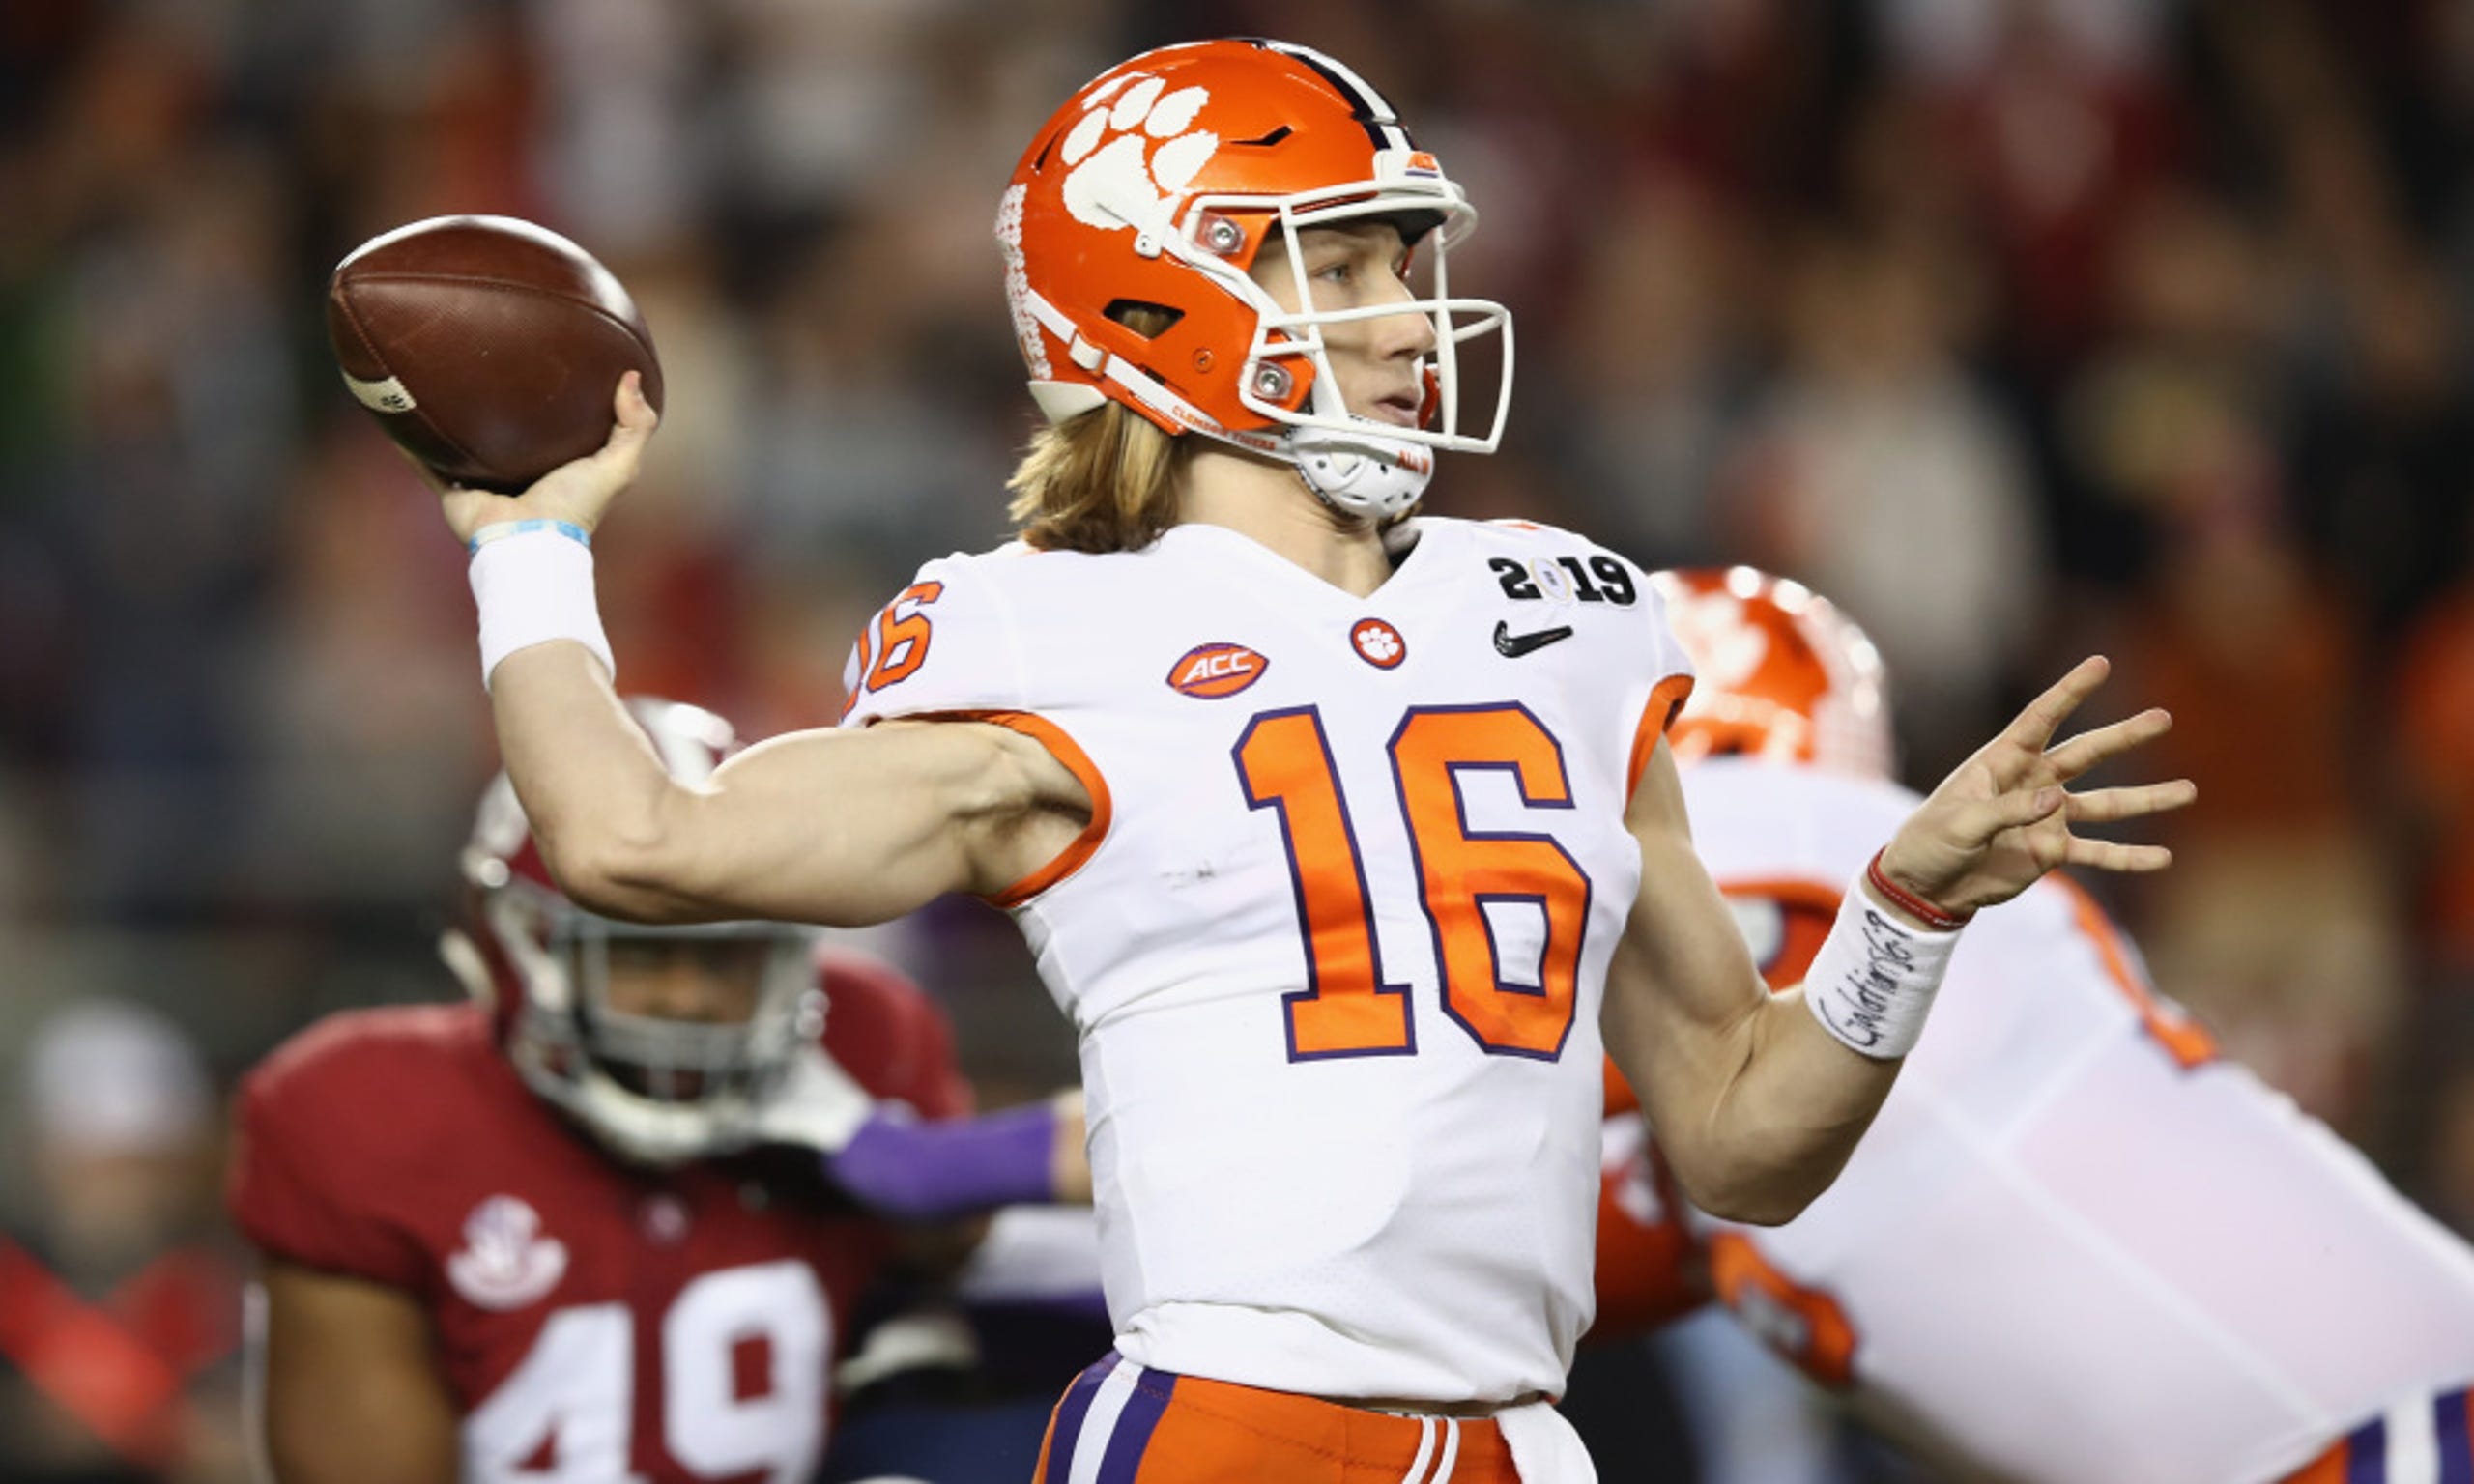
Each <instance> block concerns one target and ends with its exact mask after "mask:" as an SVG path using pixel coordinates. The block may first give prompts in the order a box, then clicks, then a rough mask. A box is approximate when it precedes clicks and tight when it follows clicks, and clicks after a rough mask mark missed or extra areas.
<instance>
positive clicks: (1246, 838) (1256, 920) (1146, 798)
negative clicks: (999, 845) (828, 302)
mask: <svg viewBox="0 0 2474 1484" xmlns="http://www.w3.org/2000/svg"><path fill="white" fill-rule="evenodd" d="M1689 685H1690V679H1689V671H1688V669H1687V666H1686V662H1685V661H1684V659H1683V655H1682V652H1681V650H1680V649H1679V648H1678V647H1677V646H1676V645H1675V643H1674V642H1673V640H1672V639H1671V637H1670V636H1669V635H1668V633H1667V631H1666V626H1665V623H1664V621H1663V618H1662V616H1661V611H1660V608H1659V604H1658V600H1657V598H1656V597H1655V595H1654V593H1652V592H1651V590H1650V589H1649V586H1648V585H1647V584H1646V583H1645V582H1644V581H1643V579H1642V575H1641V573H1640V571H1639V570H1638V569H1637V568H1635V567H1633V566H1632V565H1631V564H1630V563H1628V562H1625V561H1624V560H1623V559H1622V558H1620V557H1615V556H1613V555H1612V554H1609V553H1607V552H1605V551H1603V550H1601V549H1600V548H1597V547H1596V546H1593V545H1591V544H1589V543H1588V542H1586V541H1583V540H1581V539H1580V538H1578V537H1575V536H1572V535H1569V534H1567V533H1565V532H1562V531H1558V530H1552V529H1548V528H1541V527H1535V526H1528V525H1525V524H1513V523H1501V524H1496V523H1487V524H1478V523H1469V522H1460V521H1447V520H1434V519H1428V520H1424V521H1423V522H1421V524H1420V527H1419V536H1418V540H1417V543H1416V545H1415V547H1414V549H1412V550H1411V551H1410V552H1409V553H1408V554H1407V556H1406V557H1403V558H1402V559H1401V561H1400V562H1399V565H1398V567H1397V569H1396V570H1395V572H1394V574H1393V575H1392V577H1391V578H1390V579H1389V580H1388V581H1387V582H1386V583H1385V584H1384V585H1383V586H1382V588H1381V589H1380V590H1378V591H1376V592H1375V593H1373V594H1372V595H1371V596H1368V597H1365V598H1359V597H1355V596H1352V595H1350V594H1349V593H1347V592H1344V591H1342V590H1341V589H1339V588H1337V587H1334V586H1332V585H1329V584H1327V583H1324V582H1322V581H1320V580H1318V579H1316V578H1315V577H1313V576H1311V575H1310V574H1309V573H1308V572H1306V571H1305V570H1304V569H1303V568H1301V567H1299V566H1297V565H1295V564H1294V563H1292V562H1290V561H1288V560H1286V559H1284V558H1282V557H1279V556H1277V555H1275V554H1274V553H1272V552H1271V551H1270V550H1268V549H1266V548H1264V547H1262V546H1260V545H1258V544H1256V543H1255V542H1253V541H1252V540H1251V539H1249V538H1247V537H1245V536H1242V535H1239V534H1237V533H1235V532H1233V531H1230V530H1227V529H1224V528H1217V527H1211V526H1202V525H1188V526H1180V527H1177V528H1172V529H1170V530H1169V531H1168V532H1167V533H1166V534H1165V536H1164V537H1162V538H1161V539H1160V540H1159V541H1158V542H1157V543H1155V544H1154V545H1153V546H1151V547H1148V548H1146V549H1144V550H1141V551H1138V552H1128V553H1117V554H1112V555H1108V556H1088V555H1081V554H1076V553H1066V552H1032V551H1029V550H1027V549H1025V548H1022V547H1021V546H1015V547H1009V548H1006V549H1003V550H1000V551H997V552H993V553H990V554H987V555H983V556H975V557H949V558H947V559H945V560H942V561H935V562H931V563H929V564H928V565H927V566H926V567H925V568H923V569H922V570H921V572H920V574H919V579H918V581H917V583H916V584H914V585H912V586H911V587H909V588H908V589H906V592H905V593H904V595H903V596H902V597H901V598H899V599H897V601H896V602H895V603H894V604H893V605H892V606H891V607H889V608H888V609H887V610H886V611H885V613H884V614H882V615H881V616H880V617H879V619H878V621H877V624H876V625H875V626H874V628H873V629H872V631H871V633H870V636H869V637H868V639H867V640H865V641H864V642H863V643H862V647H861V652H860V653H859V654H858V655H856V656H854V666H853V684H852V687H851V688H852V692H853V694H854V696H855V697H856V699H855V700H854V702H853V704H852V707H851V710H850V713H849V718H848V719H847V720H848V723H849V724H854V725H855V724H864V723H867V722H873V721H876V720H878V719H881V718H888V717H903V716H922V715H945V716H954V715H970V716H980V717H984V718H988V719H991V720H996V721H1000V722H1002V723H1004V724H1005V725H1009V726H1014V727H1017V728H1021V729H1024V730H1027V731H1030V732H1032V733H1033V734H1035V735H1038V736H1040V737H1042V738H1043V739H1044V740H1046V741H1047V743H1048V745H1049V748H1050V751H1051V752H1052V753H1054V754H1055V755H1056V756H1058V757H1059V758H1060V759H1061V760H1063V761H1065V762H1066V763H1067V765H1068V766H1070V767H1072V768H1073V769H1074V770H1075V771H1076V772H1077V773H1078V774H1079V775H1080V777H1081V779H1082V781H1083V784H1084V785H1085V786H1086V787H1087V788H1088V789H1089V790H1090V793H1091V796H1092V799H1093V802H1094V806H1095V817H1094V818H1093V820H1092V822H1091V825H1090V828H1089V829H1088V830H1086V831H1085V832H1084V834H1083V836H1082V838H1081V839H1080V841H1079V842H1078V843H1077V844H1076V845H1075V847H1074V848H1072V849H1070V850H1069V851H1067V852H1066V854H1065V855H1064V856H1063V857H1061V858H1060V859H1059V860H1058V861H1057V862H1055V863H1054V864H1053V865H1051V866H1050V867H1049V868H1048V869H1046V870H1042V871H1040V872H1039V873H1038V874H1036V875H1035V876H1034V877H1032V878H1031V879H1030V880H1027V881H1025V882H1022V883H1021V884H1020V885H1018V886H1017V887H1015V888H1014V889H1013V890H1011V891H1009V892H1007V893H1005V894H1003V895H1002V896H1001V897H1000V899H998V904H999V905H1001V906H1004V907H1007V908H1008V909H1009V910H1011V911H1012V912H1013V914H1014V915H1015V918H1016V920H1017V921H1018V922H1019V923H1020V925H1021V928H1022V932H1023V934H1024V936H1025V937H1026V938H1027V939H1028V940H1029V943H1030V946H1031V949H1032V951H1033V953H1034V954H1035V955H1036V956H1037V958H1038V963H1039V970H1040V974H1041V976H1042V978H1043V979H1044V980H1045V982H1046V983H1047V985H1048V986H1049V988H1050V992H1051V993H1052V994H1053V995H1054V996H1055V998H1056V1001H1057V1003H1058V1005H1059V1006H1061V1007H1062V1008H1063V1009H1064V1011H1065V1013H1066V1014H1067V1015H1068V1016H1070V1017H1071V1019H1072V1021H1073V1023H1074V1026H1075V1029H1076V1030H1077V1032H1078V1033H1079V1043H1080V1049H1081V1065H1082V1085H1083V1091H1084V1094H1085V1096H1086V1097H1087V1099H1088V1100H1089V1119H1090V1141H1091V1142H1090V1152H1091V1163H1092V1170H1093V1175H1094V1177H1095V1180H1096V1182H1097V1188H1098V1195H1097V1204H1098V1208H1099V1226H1100V1241H1101V1258H1102V1266H1103V1273H1104V1277H1105V1283H1106V1289H1107V1294H1108V1306H1109V1311H1110V1314H1111V1316H1112V1318H1113V1320H1114V1323H1115V1325H1116V1328H1117V1330H1118V1334H1119V1342H1118V1343H1119V1349H1120V1350H1121V1351H1122V1352H1123V1354H1124V1355H1125V1356H1127V1357H1128V1358H1130V1359H1132V1360H1134V1361H1136V1363H1138V1364H1141V1365H1145V1366H1152V1367H1158V1368H1161V1369H1165V1370H1168V1371H1175V1372H1185V1373H1192V1374H1197V1375H1202V1376H1208V1377H1213V1378H1216V1379H1219V1380H1223V1381H1230V1382H1236V1383H1240V1384H1251V1385H1258V1386H1265V1387H1271V1388H1277V1389H1280V1390H1288V1391H1300V1392H1308V1393H1313V1394H1319V1395H1326V1396H1342V1397H1345V1396H1369V1397H1397V1398H1404V1399H1414V1400H1430V1401H1438V1402H1442V1401H1469V1400H1504V1399H1510V1398H1511V1397H1515V1396H1518V1395H1521V1394H1523V1393H1526V1392H1531V1391H1548V1392H1553V1391H1558V1390H1560V1389H1561V1387H1562V1385H1563V1383H1564V1376H1565V1371H1566V1368H1567V1366H1568V1363H1569V1361H1570V1358H1571V1352H1572V1345H1573V1342H1574V1341H1575V1339H1577V1338H1578V1336H1579V1334H1580V1332H1581V1330H1582V1329H1584V1328H1585V1327H1587V1326H1588V1324H1589V1320H1590V1314H1591V1305H1592V1290H1591V1271H1590V1263H1591V1252H1592V1244H1593V1241H1594V1227H1593V1220H1594V1212H1595V1203H1596V1189H1597V1126H1598V1119H1599V1106H1600V1104H1599V1089H1600V1075H1599V1066H1600V1058H1601V1051H1600V1042H1599V1037H1598V1006H1599V1001H1600V997H1601V994H1602V991H1603V987H1604V981H1605V975H1606V966H1607V961H1608V959H1609V957H1610V956H1612V954H1613V952H1614V949H1615V944H1616V939H1617V937H1618V935H1619V933H1620V932H1621V930H1622V928H1623V926H1624V921H1625V916H1626V915H1627V913H1628V912H1629V910H1630V908H1631V904H1632V899H1633V896H1634V893H1635V890H1636V889H1637V887H1638V884H1639V878H1640V853H1639V849H1638V847H1637V846H1636V844H1635V843H1634V842H1633V840H1632V838H1631V836H1630V834H1629V833H1628V832H1627V831H1626V829H1625V824H1624V813H1625V804H1626V802H1627V800H1628V797H1629V793H1630V788H1631V785H1632V783H1633V781H1634V779H1635V778H1636V777H1637V775H1638V773H1639V770H1640V769H1641V767H1642V766H1643V764H1644V762H1645V761H1646V759H1647V757H1648V756H1649V753H1650V749H1651V748H1652V747H1653V746H1654V743H1655V741H1656V738H1657V737H1658V736H1659V735H1660V734H1661V733H1662V732H1663V730H1664V728H1665V725H1666V723H1667V721H1668V720H1669V717H1670V714H1671V712H1672V710H1673V709H1674V707H1675V706H1676V705H1677V704H1680V702H1681V700H1682V698H1683V693H1684V691H1685V690H1687V689H1688V688H1689Z"/></svg>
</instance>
